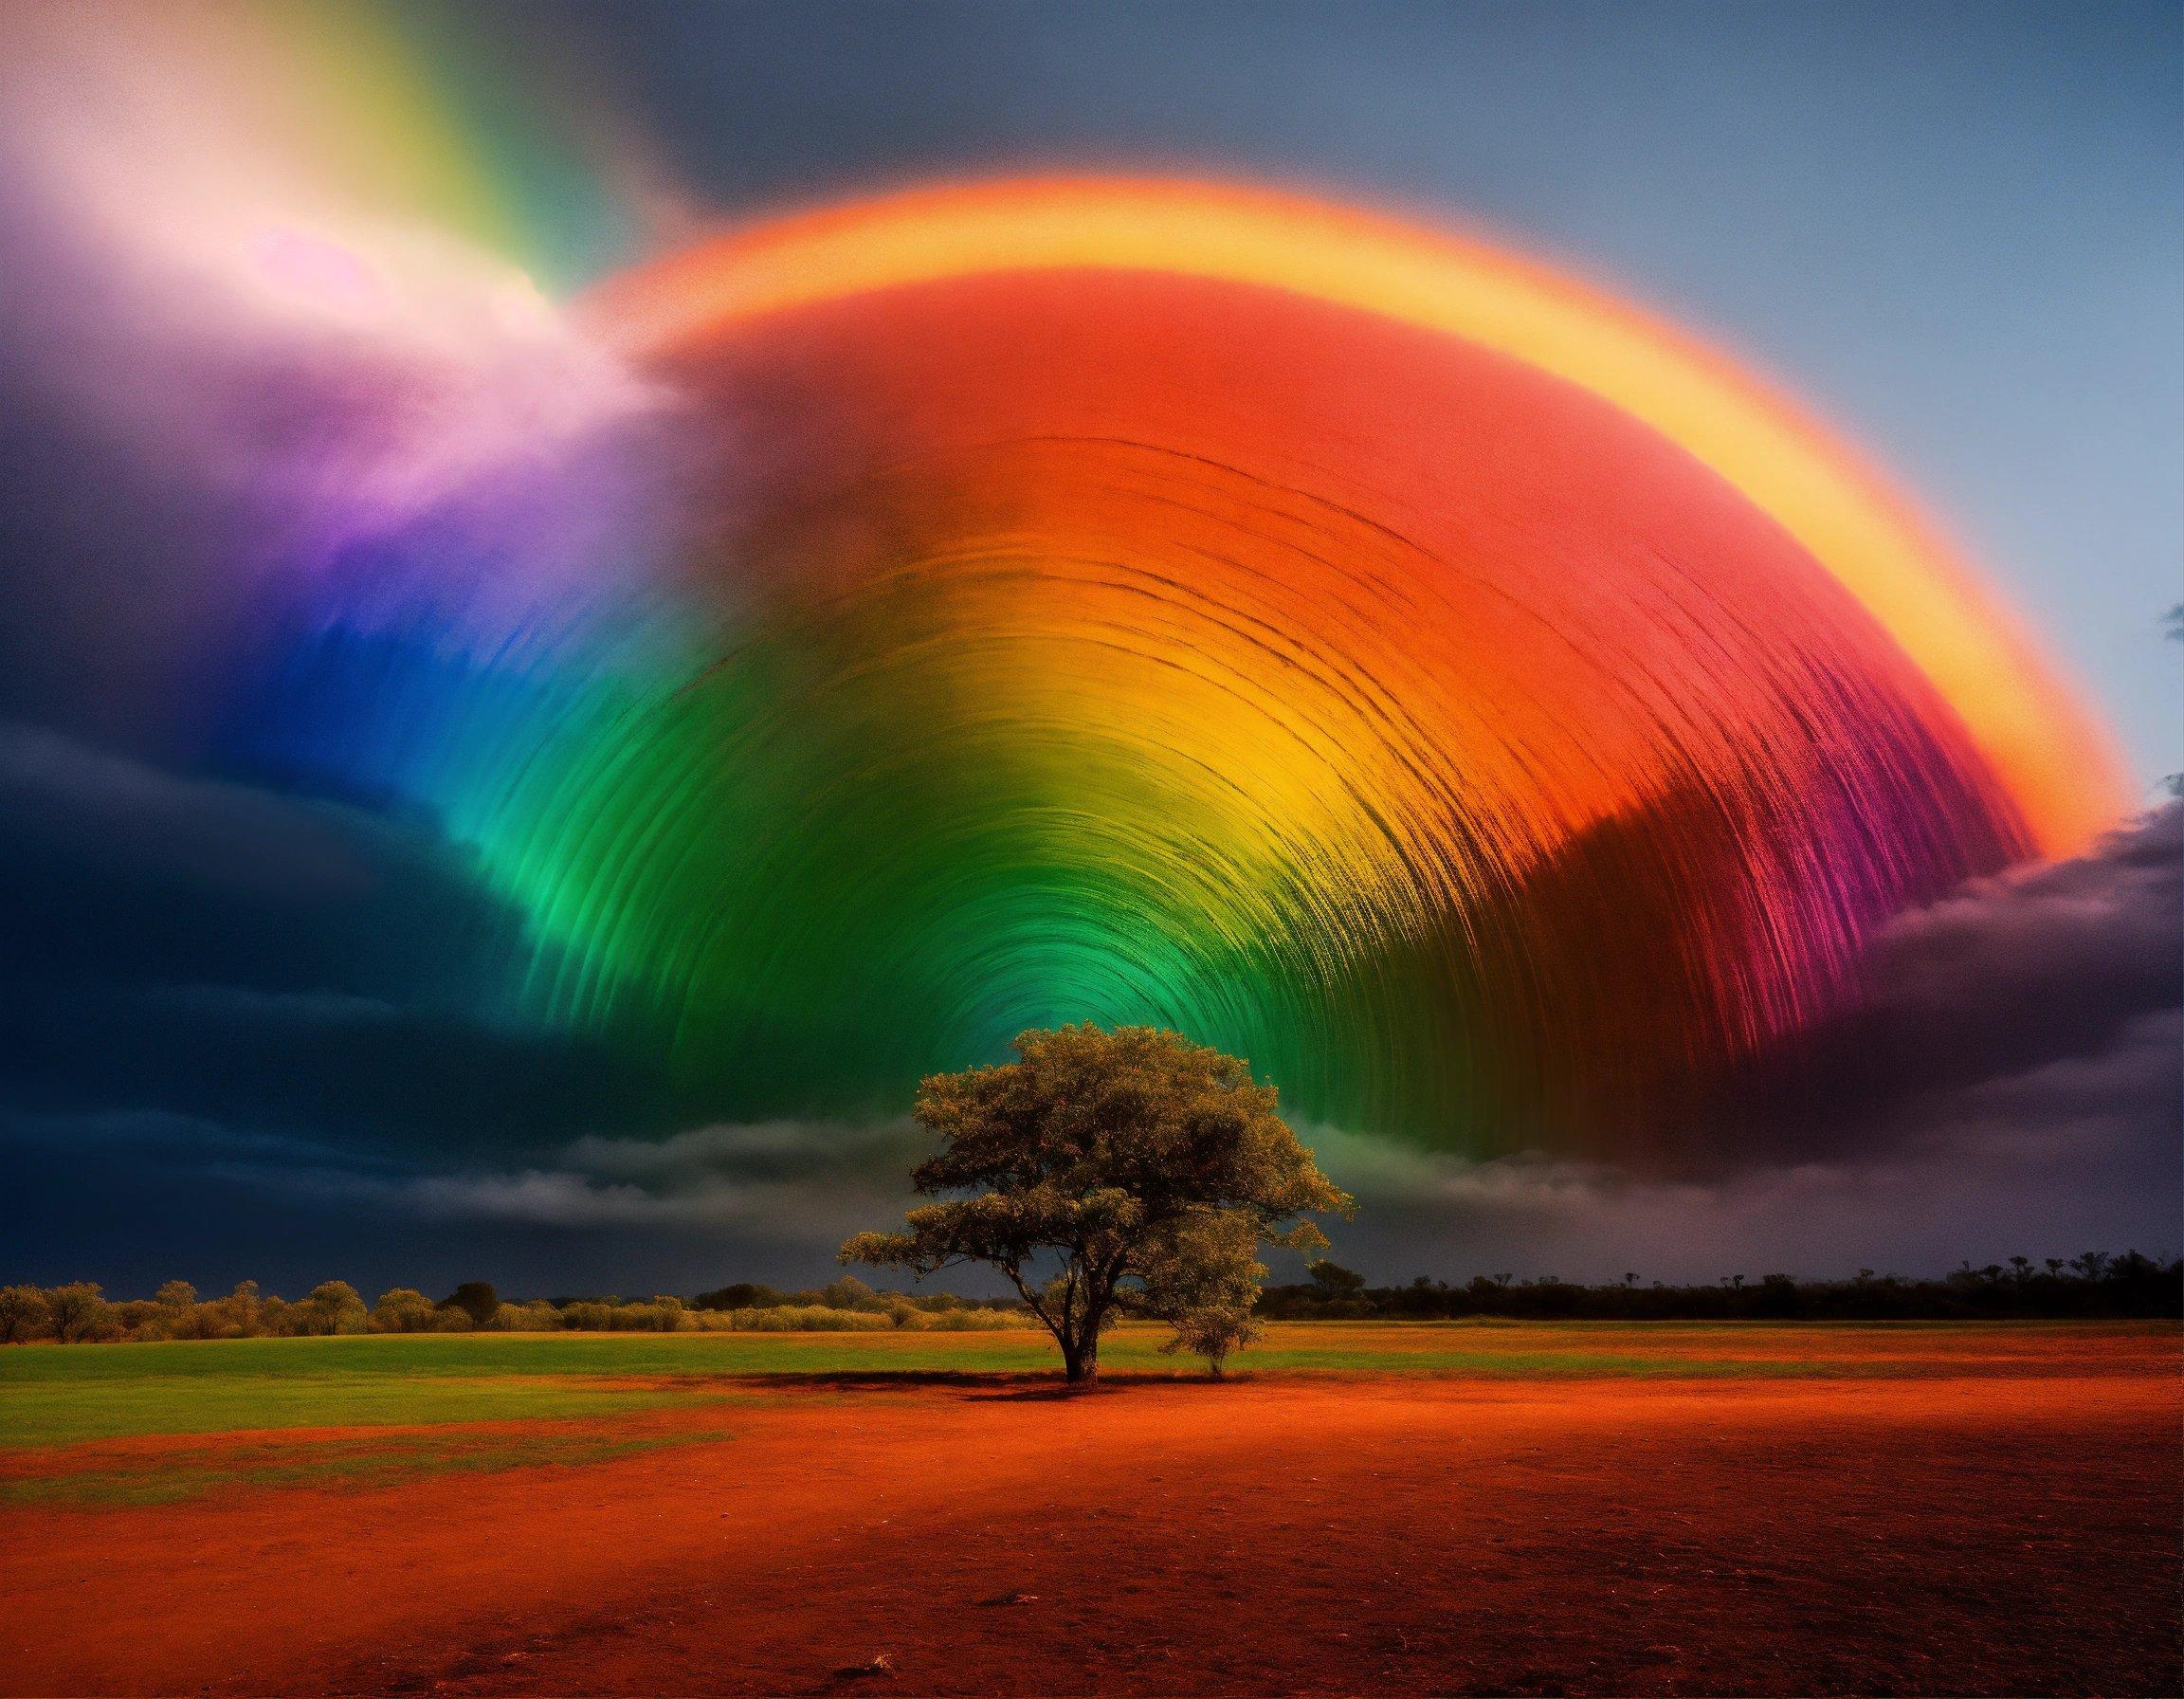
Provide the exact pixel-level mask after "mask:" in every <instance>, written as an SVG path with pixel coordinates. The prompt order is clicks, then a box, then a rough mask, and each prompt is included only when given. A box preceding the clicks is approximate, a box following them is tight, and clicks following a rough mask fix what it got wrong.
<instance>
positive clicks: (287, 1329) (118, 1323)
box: [0, 1251, 2184, 1344]
mask: <svg viewBox="0 0 2184 1699" xmlns="http://www.w3.org/2000/svg"><path fill="white" fill-rule="evenodd" d="M1311 1273H1312V1278H1311V1279H1310V1280H1309V1281H1306V1282H1303V1283H1301V1284H1300V1285H1296V1286H1275V1287H1268V1288H1266V1289H1265V1291H1264V1292H1263V1293H1261V1294H1260V1298H1259V1311H1258V1312H1259V1314H1260V1315H1261V1316H1262V1317H1264V1318H1265V1319H1266V1320H1269V1321H1294V1322H1316V1321H1328V1322H1341V1321H1383V1322H1424V1321H1453V1320H1456V1319H1459V1318H1462V1317H1466V1316H1501V1317H1508V1318H1511V1319H1514V1320H1523V1321H1600V1322H1671V1321H1686V1322H1688V1321H1778V1322H1788V1321H1815V1322H1853V1321H1868V1322H1871V1321H1972V1320H1978V1319H1980V1318H1993V1319H1995V1320H2024V1319H2039V1318H2055V1319H2063V1318H2069V1317H2086V1318H2099V1317H2106V1318H2111V1319H2116V1318H2125V1317H2163V1316H2178V1315H2184V1262H2179V1261H2171V1262H2159V1261H2157V1260H2156V1259H2154V1258H2153V1257H2149V1256H2142V1255H2140V1254H2139V1253H2138V1251H2124V1252H2123V1253H2122V1254H2121V1255H2112V1254H2110V1253H2109V1252H2106V1251H2086V1252H2085V1253H2084V1255H2083V1256H2074V1257H2071V1258H2070V1259H2068V1260H2067V1261H2065V1260H2063V1259H2061V1258H2056V1257H2050V1258H2048V1259H2047V1260H2046V1261H2044V1262H2040V1263H2034V1262H2033V1261H2032V1260H2031V1259H2030V1258H2029V1257H2023V1256H2013V1257H2011V1259H2010V1260H2009V1262H2008V1263H2007V1264H2002V1263H1992V1264H1989V1265H1988V1266H1987V1267H1986V1268H1984V1269H1975V1268H1973V1267H1972V1266H1971V1265H1970V1264H1966V1265H1964V1266H1963V1267H1961V1268H1959V1269H1957V1270H1956V1272H1954V1273H1952V1274H1947V1275H1944V1276H1942V1277H1941V1278H1939V1279H1938V1280H1910V1279H1906V1278H1904V1277H1903V1276H1902V1275H1900V1274H1876V1273H1875V1272H1874V1271H1873V1270H1870V1269H1861V1270H1858V1272H1857V1274H1856V1275H1855V1276H1853V1277H1852V1278H1850V1279H1848V1280H1794V1279H1792V1278H1791V1277H1790V1276H1789V1275H1787V1274H1766V1275H1762V1276H1761V1277H1760V1278H1759V1279H1757V1280H1749V1279H1747V1278H1746V1277H1745V1276H1743V1275H1741V1274H1733V1275H1731V1276H1729V1277H1728V1278H1727V1279H1725V1280H1723V1281H1720V1282H1719V1283H1718V1284H1715V1285H1711V1286H1665V1285H1663V1284H1662V1283H1661V1282H1660V1281H1657V1280H1656V1281H1651V1282H1647V1281H1645V1280H1642V1279H1641V1278H1640V1277H1639V1276H1638V1275H1636V1274H1629V1275H1626V1276H1625V1277H1624V1278H1623V1279H1622V1280H1621V1281H1619V1282H1617V1283H1615V1284H1613V1285H1609V1286H1579V1285H1576V1284H1574V1283H1573V1282H1570V1281H1566V1280H1556V1279H1554V1278H1552V1277H1548V1278H1542V1279H1538V1280H1514V1279H1512V1278H1511V1277H1510V1276H1508V1275H1506V1274H1493V1275H1485V1274H1483V1275H1480V1276H1479V1277H1478V1278H1477V1279H1474V1280H1470V1281H1467V1282H1465V1284H1464V1285H1462V1286H1450V1285H1449V1284H1448V1283H1447V1281H1445V1280H1429V1279H1428V1278H1427V1277H1426V1276H1424V1275H1420V1276H1419V1277H1418V1278H1417V1279H1416V1280H1413V1281H1412V1282H1411V1283H1410V1285H1408V1286H1382V1287H1374V1286H1368V1285H1366V1284H1365V1280H1364V1277H1363V1276H1362V1275H1359V1274H1356V1273H1353V1272H1352V1271H1351V1270H1348V1269H1345V1268H1343V1267H1341V1266H1340V1265H1339V1264H1337V1263H1332V1262H1319V1263H1314V1264H1313V1265H1312V1269H1311ZM1029 1325H1032V1322H1031V1318H1030V1317H1029V1315H1028V1313H1027V1312H1026V1311H1025V1308H1024V1306H1023V1305H1022V1304H1020V1303H1018V1302H1016V1301H1014V1300H1012V1299H1000V1298H960V1297H957V1296H956V1294H954V1293H953V1292H921V1293H918V1294H916V1295H909V1294H905V1293H901V1292H880V1291H874V1290H873V1289H872V1288H870V1287H868V1286H866V1285H865V1283H864V1282H863V1281H862V1280H859V1279H857V1278H856V1277H855V1276H854V1275H845V1276H844V1277H843V1278H841V1279H839V1280H836V1281H832V1282H830V1283H829V1284H828V1285H827V1286H824V1287H816V1288H812V1289H810V1290H809V1291H793V1292H789V1291H777V1290H775V1289H774V1288H772V1287H767V1286H754V1285H747V1284H746V1285H737V1286H726V1287H722V1288H719V1290H718V1291H711V1292H701V1293H700V1294H699V1295H698V1296H697V1297H695V1298H688V1299H685V1298H680V1297H665V1296H663V1297H653V1298H644V1299H630V1298H624V1297H620V1296H618V1295H612V1294H610V1295H607V1296H602V1297H565V1298H534V1299H528V1300H524V1301H521V1302H515V1303H511V1302H509V1301H507V1300H504V1299H502V1298H501V1295H500V1294H499V1293H498V1292H496V1291H495V1290H494V1289H493V1288H492V1287H491V1286H490V1285H488V1284H487V1283H486V1282H484V1281H482V1280H474V1281H469V1282H466V1283H465V1284H464V1285H462V1286H459V1287H457V1288H455V1290H454V1291H453V1292H451V1293H450V1294H449V1295H448V1296H446V1297H445V1298H441V1299H438V1300H434V1299H431V1298H428V1297H427V1296H426V1295H425V1294H424V1293H423V1292H420V1291H414V1290H412V1289H410V1288H408V1287H396V1288H394V1289H393V1290H391V1291H388V1292H382V1293H381V1294H380V1295H379V1300H378V1302H377V1303H375V1304H369V1305H368V1304H366V1303H365V1302H364V1299H363V1297H362V1296H361V1295H360V1294H359V1293H358V1292H357V1290H356V1288H355V1287H353V1286H351V1285H350V1284H349V1283H348V1282H347V1281H345V1280H329V1281H327V1282H326V1283H325V1284H323V1285H321V1286H317V1287H314V1288H312V1289H311V1290H310V1292H309V1293H307V1294H306V1295H305V1296H303V1297H301V1298H297V1299H287V1298H282V1297H280V1296H278V1295H276V1294H274V1293H271V1292H264V1291H261V1290H260V1289H259V1287H258V1283H257V1282H256V1281H255V1280H246V1281H244V1282H243V1283H242V1284H241V1285H240V1286H238V1287H236V1288H235V1289H234V1290H233V1291H231V1292H229V1293H228V1294H227V1295H226V1296H225V1297H220V1298H200V1297H199V1296H198V1295H197V1288H194V1287H192V1286H191V1284H190V1283H189V1282H188V1281H185V1280H171V1281H169V1282H168V1283H167V1284H166V1285H165V1286H163V1287H161V1288H159V1290H158V1291H157V1292H156V1293H155V1294H154V1295H153V1296H152V1297H150V1298H122V1299H115V1298H109V1297H107V1296H106V1295H105V1293H104V1292H103V1291H102V1290H101V1289H100V1288H99V1287H97V1286H94V1285H92V1284H91V1283H89V1282H87V1281H75V1282H71V1283H70V1284H68V1285H66V1286H56V1287H35V1286H10V1287H0V1343H9V1344H17V1343H27V1342H30V1341H37V1340H45V1341H59V1342H61V1343H64V1344H88V1343H101V1342H110V1341H118V1340H160V1339H278V1338H283V1337H291V1336H296V1335H302V1334H328V1333H545V1332H559V1331H566V1330H576V1331H585V1332H615V1333H692V1332H697V1333H808V1332H862V1331H880V1330H883V1329H887V1328H902V1329H912V1330H919V1329H929V1330H937V1331H942V1332H970V1331H978V1332H983V1331H985V1330H987V1329H989V1328H1005V1327H1025V1326H1029Z"/></svg>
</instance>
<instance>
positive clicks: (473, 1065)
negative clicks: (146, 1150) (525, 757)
mask: <svg viewBox="0 0 2184 1699" xmlns="http://www.w3.org/2000/svg"><path fill="white" fill-rule="evenodd" d="M0 928H4V930H5V933H6V936H7V937H8V939H9V954H8V958H7V960H6V962H5V964H4V966H0V1103H4V1104H8V1105H14V1106H16V1107H18V1108H24V1109H31V1110H37V1111H42V1112H45V1113H63V1112H74V1113H79V1114H86V1115H102V1114H112V1113H166V1114H171V1115H173V1116H178V1117H183V1118H188V1119H191V1120H196V1121H204V1122H209V1123H213V1124H219V1125H221V1126H225V1127H229V1128H234V1129H243V1130H250V1131H258V1132H268V1133H276V1134H308V1135H311V1136H315V1137H342V1138H348V1139H352V1140H356V1141H361V1142H363V1143H364V1144H365V1145H367V1146H373V1145H378V1144H388V1145H395V1146H404V1145H406V1146H409V1147H411V1148H417V1149H433V1150H454V1149H462V1148H493V1147H496V1146H498V1147H501V1148H507V1147H509V1146H510V1145H511V1144H517V1143H521V1144H528V1143H530V1142H535V1141H544V1140H552V1139H555V1138H556V1137H559V1138H564V1139H566V1138H569V1137H573V1136H574V1135H576V1134H578V1133H580V1132H583V1131H586V1130H590V1129H592V1128H595V1127H610V1128H624V1127H628V1126H629V1125H631V1124H649V1123H650V1121H651V1119H652V1114H653V1111H652V1110H651V1109H650V1108H649V1107H648V1099H647V1095H646V1093H647V1087H646V1085H645V1084H644V1082H643V1081H642V1080H641V1079H640V1078H639V1077H638V1076H636V1075H635V1074H634V1073H633V1072H632V1071H631V1070H629V1069H625V1068H623V1067H621V1066H620V1065H618V1064H616V1063H614V1062H612V1061H611V1060H610V1057H609V1056H608V1054H607V1053H606V1052H605V1051H604V1050H601V1049H599V1048H597V1047H595V1046H592V1045H588V1044H583V1043H578V1042H574V1041H572V1040H570V1039H568V1038H566V1037H564V1036H561V1035H559V1034H555V1033H552V1032H539V1031H537V1030H535V1029H533V1028H531V1027H528V1026H525V1025H521V1024H519V1023H518V1022H516V1021H515V1020H514V1019H513V1018H509V1019H504V1020H503V1019H496V1018H495V1017H494V1011H495V1010H496V1008H497V1006H498V1005H499V1003H500V1002H501V998H502V985H503V981H504V978H505V976H506V972H507V969H508V966H509V963H510V962H511V961H512V960H513V959H515V955H516V952H517V951H519V948H520V947H521V940H520V927H519V923H518V922H517V920H516V918H515V917H514V916H513V915H512V914H510V913H509V912H508V911H507V910H506V909H505V908H504V907H503V906H502V905H501V904H496V903H494V902H492V901H491V900H490V899H489V898H487V897H485V896H483V895H482V894H481V892H480V890H479V887H478V885H477V881H476V879H475V877H474V875H473V873H472V870H471V869H470V868H469V867H468V866H467V864H466V863H465V862H464V860H463V858H461V857H460V856H458V855H456V854H455V853H454V852H452V851H451V850H450V849H449V848H448V847H447V846H446V844H445V843H444V842H443V841H442V840H441V839H440V838H439V837H438V836H437V835H436V834H434V833H432V832H431V831H428V829H426V828H425V827H423V826H421V825H419V826H406V825H403V824H401V823H397V822H389V821H386V820H381V819H374V818H372V817H369V816H366V815H363V814H360V813H355V812H353V811H349V810H345V809H340V808H336V807H332V806H329V805H325V804H320V803H317V802H312V801H308V800H303V799H298V798H292V797H282V796H277V795H271V794H269V793H266V792H264V791H259V790H255V789H252V788H250V787H248V786H245V785H239V784H233V783H228V782H226V781H223V780H218V779H209V778H203V777H191V776H177V775H173V774H170V773H165V772H161V771H159V770H157V769H155V768H153V767H151V766H149V765H147V764H146V763H143V762H141V761H137V760H135V759H132V758H128V757H125V756H121V755H118V754H116V753H113V752H111V751H106V750H100V749H96V748H93V747H90V746H87V745H85V744H83V743H81V742H78V741H76V740H70V739H66V738H63V737H61V736H59V735H58V734H55V733H52V732H48V731H45V730H42V729H39V728H35V727H28V726H23V725H7V724H0ZM510 1014H511V1015H512V1014H513V1012H510Z"/></svg>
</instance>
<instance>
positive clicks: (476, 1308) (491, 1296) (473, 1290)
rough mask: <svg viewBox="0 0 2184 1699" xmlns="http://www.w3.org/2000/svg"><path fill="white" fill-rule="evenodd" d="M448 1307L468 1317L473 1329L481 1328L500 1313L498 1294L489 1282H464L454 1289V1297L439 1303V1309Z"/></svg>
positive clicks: (499, 1295) (499, 1297)
mask: <svg viewBox="0 0 2184 1699" xmlns="http://www.w3.org/2000/svg"><path fill="white" fill-rule="evenodd" d="M450 1306H452V1307H454V1308H456V1309H459V1310H461V1311H462V1312H463V1313H464V1315H466V1316H468V1317H469V1318H470V1324H471V1325H472V1326H473V1327H482V1326H484V1325H486V1324H488V1323H489V1322H491V1321H492V1320H493V1318H494V1317H495V1316H496V1315H498V1314H499V1313H500V1311H501V1294H500V1293H499V1292H497V1291H495V1290H494V1289H493V1283H492V1282H491V1281H489V1280H465V1281H464V1283H463V1284H462V1285H461V1286H459V1287H457V1288H455V1293H454V1296H452V1297H450V1298H446V1299H443V1300H442V1301H441V1306H440V1307H441V1308H443V1309H446V1308H448V1307H450Z"/></svg>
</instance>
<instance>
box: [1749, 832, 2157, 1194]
mask: <svg viewBox="0 0 2184 1699" xmlns="http://www.w3.org/2000/svg"><path fill="white" fill-rule="evenodd" d="M2180 1008H2184V804H2180V803H2171V804H2169V805H2168V806H2166V807H2164V808H2162V809H2159V810H2157V812H2156V813H2152V814H2150V815H2148V816H2146V817H2145V818H2144V819H2142V820H2140V821H2138V822H2137V823H2136V824H2134V825H2132V826H2130V827H2127V828H2125V829H2123V830H2121V831H2117V832H2115V833H2113V834H2111V835H2110V836H2109V837H2107V838H2105V839H2103V840H2102V842H2101V843H2100V844H2099V845H2097V846H2096V847H2095V848H2094V849H2092V850H2091V851H2089V852H2088V853H2087V854H2085V855H2084V856H2081V857H2079V858H2077V859H2075V860H2072V861H2066V862H2061V863H2057V864H2053V865H2051V866H2045V867H2040V868H2032V869H2030V870H2027V871H2019V872H2014V873H2011V874H2006V875H2003V876H2001V877H1998V878H1994V879H1987V880H1979V881H1975V882H1974V883H1972V884H1971V885H1968V886H1965V887H1964V888H1963V889H1961V890H1959V891H1958V892H1956V894H1955V895H1953V896H1951V897H1949V898H1947V899H1945V900H1944V901H1942V902H1940V903H1938V904H1933V905H1932V906H1931V907H1927V908H1923V909H1919V910H1916V911H1913V912H1911V913H1909V914H1906V915H1903V916H1902V917H1900V918H1899V919H1898V920H1897V921H1895V922H1894V923H1891V924H1890V925H1889V926H1888V927H1887V928H1886V929H1885V930H1884V932H1883V933H1882V935H1881V936H1880V938H1879V939H1878V940H1877V941H1875V944H1874V946H1873V948H1872V950H1871V952H1870V954H1869V956H1868V958H1867V960H1866V963H1865V995H1864V996H1863V997H1862V998H1861V1000H1860V1001H1859V1003H1858V1004H1857V1006H1856V1007H1854V1008H1853V1009H1852V1010H1851V1011H1850V1012H1849V1013H1847V1014H1845V1015H1843V1016H1841V1017H1840V1018H1838V1019H1835V1020H1832V1021H1829V1022H1826V1023H1824V1024H1822V1025H1821V1026H1820V1027H1818V1028H1817V1029H1816V1030H1815V1031H1813V1032H1811V1033H1809V1034H1807V1035H1805V1036H1804V1037H1803V1038H1801V1039H1800V1040H1799V1041H1798V1042H1797V1043H1796V1044H1795V1045H1794V1046H1793V1047H1790V1048H1789V1049H1788V1050H1787V1051H1786V1052H1785V1053H1783V1054H1781V1055H1779V1056H1776V1057H1774V1058H1771V1059H1770V1060H1769V1062H1768V1063H1767V1065H1766V1066H1765V1067H1764V1068H1763V1069H1761V1070H1760V1071H1759V1073H1758V1074H1757V1076H1756V1078H1755V1079H1754V1080H1753V1081H1752V1082H1750V1089H1749V1092H1748V1094H1747V1095H1746V1097H1745V1099H1744V1101H1743V1103H1742V1104H1741V1105H1740V1106H1739V1111H1738V1113H1737V1114H1735V1115H1734V1116H1733V1118H1732V1119H1733V1122H1734V1124H1735V1126H1736V1134H1737V1136H1736V1138H1735V1140H1734V1141H1733V1142H1731V1143H1730V1144H1728V1145H1727V1146H1726V1147H1725V1148H1727V1149H1729V1150H1731V1151H1733V1152H1734V1153H1735V1155H1736V1156H1737V1157H1738V1158H1740V1159H1750V1160H1763V1161H1778V1160H1786V1159H1795V1158H1797V1157H1800V1156H1813V1155H1822V1154H1829V1153H1854V1152H1858V1151H1862V1150H1873V1149H1879V1148H1885V1147H1888V1146H1892V1145H1902V1144H1904V1143H1905V1142H1913V1141H1917V1140H1920V1139H1930V1138H1933V1137H1937V1136H1944V1135H1950V1134H1956V1135H1959V1136H1962V1137H1964V1138H1966V1139H1975V1138H1980V1137H1992V1138H2004V1137H2008V1138H2013V1139H2020V1140H2023V1139H2038V1138H2050V1137H2051V1138H2054V1139H2057V1140H2067V1139H2069V1138H2070V1137H2072V1136H2073V1135H2074V1134H2075V1133H2077V1132H2078V1131H2079V1130H2081V1129H2084V1128H2087V1127H2100V1128H2102V1129H2106V1130H2107V1131H2108V1132H2110V1133H2112V1134H2114V1135H2116V1136H2118V1137H2121V1138H2123V1139H2125V1140H2126V1141H2128V1142H2135V1143H2136V1144H2137V1145H2138V1147H2139V1153H2140V1160H2142V1161H2143V1162H2144V1163H2145V1165H2146V1167H2147V1169H2148V1172H2149V1173H2150V1174H2153V1173H2163V1174H2166V1175H2168V1177H2169V1183H2170V1184H2171V1185H2172V1186H2173V1185H2174V1183H2175V1177H2174V1171H2175V1166H2176V1163H2177V1160H2178V1133H2179V1120H2180V1113H2184V1112H2180V1110H2179V1106H2178V1105H2179V1098H2178V1083H2177V1074H2178V1064H2177V1049H2176V1046H2175V1042H2174V1041H2173V1038H2172V1039H2171V1040H2170V1041H2168V1042H2164V1040H2163V1035H2164V1034H2165V1033H2166V1034H2174V1032H2175V1029H2176V1026H2177V1023H2178V1019H2179V1010H2180Z"/></svg>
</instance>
